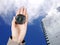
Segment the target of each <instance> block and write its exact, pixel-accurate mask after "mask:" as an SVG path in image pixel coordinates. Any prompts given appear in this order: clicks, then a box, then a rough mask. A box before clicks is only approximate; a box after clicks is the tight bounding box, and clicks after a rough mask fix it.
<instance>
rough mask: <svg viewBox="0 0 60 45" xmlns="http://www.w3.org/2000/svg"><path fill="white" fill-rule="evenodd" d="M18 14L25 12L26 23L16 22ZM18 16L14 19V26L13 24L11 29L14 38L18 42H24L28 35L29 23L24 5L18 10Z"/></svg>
mask: <svg viewBox="0 0 60 45" xmlns="http://www.w3.org/2000/svg"><path fill="white" fill-rule="evenodd" d="M18 14H23V15H24V16H26V22H25V23H24V24H16V23H15V22H16V20H15V17H16V16H17V15H18ZM16 16H14V18H13V20H12V26H11V31H12V40H13V41H15V42H18V43H22V41H23V40H24V37H25V35H26V31H27V23H28V14H27V10H26V8H24V7H21V8H20V9H18V10H17V12H16Z"/></svg>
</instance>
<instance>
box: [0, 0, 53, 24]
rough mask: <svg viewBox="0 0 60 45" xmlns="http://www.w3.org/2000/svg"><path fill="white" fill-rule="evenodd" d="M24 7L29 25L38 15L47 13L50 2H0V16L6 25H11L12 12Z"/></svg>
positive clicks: (0, 0) (36, 0)
mask: <svg viewBox="0 0 60 45" xmlns="http://www.w3.org/2000/svg"><path fill="white" fill-rule="evenodd" d="M22 6H25V8H27V11H28V15H29V20H28V21H29V23H32V22H33V20H34V19H36V18H38V17H39V16H42V14H40V13H47V12H48V11H49V10H50V8H51V7H52V0H0V16H1V17H2V18H3V20H4V21H5V22H6V23H7V24H11V18H12V17H13V12H12V11H13V10H14V12H16V10H17V9H18V8H20V7H22Z"/></svg>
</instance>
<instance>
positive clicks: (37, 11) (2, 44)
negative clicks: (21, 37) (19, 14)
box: [0, 0, 60, 45]
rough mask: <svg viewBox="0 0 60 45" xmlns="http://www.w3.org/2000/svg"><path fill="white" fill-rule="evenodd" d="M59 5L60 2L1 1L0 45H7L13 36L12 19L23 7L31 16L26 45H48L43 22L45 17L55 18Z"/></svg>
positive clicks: (37, 0) (46, 0) (55, 0)
mask: <svg viewBox="0 0 60 45" xmlns="http://www.w3.org/2000/svg"><path fill="white" fill-rule="evenodd" d="M59 4H60V0H0V28H1V31H0V35H1V37H0V45H6V43H7V41H8V38H9V36H11V21H12V18H13V16H15V14H16V11H17V10H18V9H19V8H20V7H22V6H24V7H25V8H27V13H28V16H29V18H28V29H27V34H26V37H25V40H26V45H35V44H37V45H47V44H46V40H45V37H44V33H43V28H42V24H41V21H42V19H43V20H44V19H45V17H50V16H52V18H53V16H54V15H53V14H52V12H53V13H54V14H56V8H57V7H59V6H60V5H59ZM58 17H59V16H58ZM47 19H48V18H47Z"/></svg>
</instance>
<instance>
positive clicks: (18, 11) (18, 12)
mask: <svg viewBox="0 0 60 45" xmlns="http://www.w3.org/2000/svg"><path fill="white" fill-rule="evenodd" d="M20 10H21V8H20V9H18V10H17V12H16V16H17V15H18V14H20Z"/></svg>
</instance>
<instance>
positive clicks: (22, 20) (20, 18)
mask: <svg viewBox="0 0 60 45" xmlns="http://www.w3.org/2000/svg"><path fill="white" fill-rule="evenodd" d="M15 19H16V24H24V23H25V21H26V16H24V15H23V14H18V15H17V16H16V17H15Z"/></svg>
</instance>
